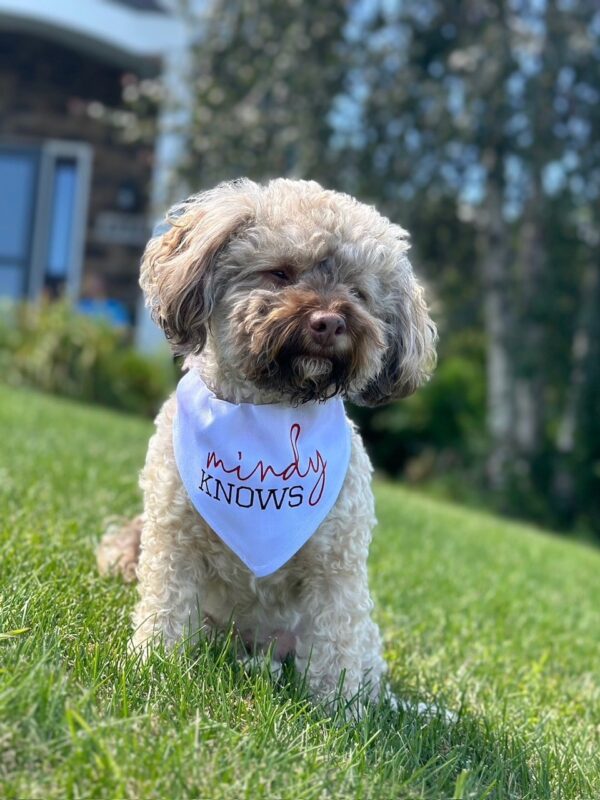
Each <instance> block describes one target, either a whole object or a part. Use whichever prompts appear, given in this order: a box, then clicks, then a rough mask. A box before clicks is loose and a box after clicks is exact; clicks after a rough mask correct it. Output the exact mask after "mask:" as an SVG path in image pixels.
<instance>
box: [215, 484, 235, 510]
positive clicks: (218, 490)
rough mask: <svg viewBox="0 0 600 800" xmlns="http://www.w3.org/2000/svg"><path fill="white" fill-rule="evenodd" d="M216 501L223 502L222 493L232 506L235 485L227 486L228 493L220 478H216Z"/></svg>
mask: <svg viewBox="0 0 600 800" xmlns="http://www.w3.org/2000/svg"><path fill="white" fill-rule="evenodd" d="M215 485H216V489H215V500H221V492H222V493H223V497H224V498H225V500H226V502H227V505H231V495H232V494H233V483H228V484H227V486H228V487H229V493H227V491H226V489H225V487H224V486H223V483H222V482H221V480H220V478H215Z"/></svg>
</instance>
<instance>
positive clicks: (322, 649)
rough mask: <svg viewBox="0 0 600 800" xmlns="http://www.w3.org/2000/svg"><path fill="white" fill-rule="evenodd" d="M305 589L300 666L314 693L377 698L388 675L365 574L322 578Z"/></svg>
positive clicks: (298, 648)
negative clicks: (359, 694)
mask: <svg viewBox="0 0 600 800" xmlns="http://www.w3.org/2000/svg"><path fill="white" fill-rule="evenodd" d="M305 588H306V590H307V591H306V595H305V606H304V614H303V620H302V624H301V631H300V634H299V636H298V639H297V643H296V666H297V668H298V670H299V671H300V672H301V673H302V674H306V676H307V679H308V685H309V689H310V691H311V693H312V694H313V695H314V696H315V697H317V698H319V699H324V700H331V699H333V698H334V697H335V696H336V694H337V693H338V691H340V693H341V696H342V697H343V698H345V699H346V700H352V699H353V698H354V697H355V696H356V695H357V694H358V693H359V691H361V692H362V694H361V696H362V699H363V700H364V699H367V698H373V699H375V698H377V697H378V696H379V691H380V684H381V678H382V676H383V674H384V672H385V670H386V665H385V661H384V660H383V657H382V655H381V636H380V633H379V628H378V627H377V625H376V624H375V622H374V621H373V620H372V619H371V611H372V609H373V601H372V600H371V597H370V595H369V589H368V584H367V578H366V572H365V574H364V575H363V576H360V577H357V575H356V574H336V575H328V576H323V575H321V576H320V577H319V579H318V581H317V582H312V581H311V582H310V583H309V585H308V586H306V587H305Z"/></svg>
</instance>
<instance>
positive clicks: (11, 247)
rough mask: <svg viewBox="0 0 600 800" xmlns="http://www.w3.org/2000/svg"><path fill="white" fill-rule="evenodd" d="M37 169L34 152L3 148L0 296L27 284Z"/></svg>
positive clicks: (12, 294) (21, 289)
mask: <svg viewBox="0 0 600 800" xmlns="http://www.w3.org/2000/svg"><path fill="white" fill-rule="evenodd" d="M37 172H38V156H37V154H36V153H35V152H28V151H24V150H9V149H5V150H0V296H8V297H12V298H18V297H22V296H23V295H24V294H25V292H26V291H27V288H28V271H29V270H28V268H29V262H30V258H31V244H32V235H31V232H32V228H33V216H34V210H35V192H36V183H37Z"/></svg>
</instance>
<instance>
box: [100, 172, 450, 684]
mask: <svg viewBox="0 0 600 800" xmlns="http://www.w3.org/2000/svg"><path fill="white" fill-rule="evenodd" d="M171 221H172V223H173V226H174V227H173V228H172V230H171V231H170V232H169V233H167V234H165V235H164V236H163V237H161V238H160V239H157V240H154V241H152V242H151V243H150V244H149V246H148V249H147V252H146V256H145V259H144V263H143V266H142V276H141V284H142V287H143V288H144V291H145V293H146V297H147V301H148V304H149V305H150V307H151V309H152V311H153V313H154V315H155V317H156V319H157V320H158V321H159V322H160V323H161V324H162V325H163V327H164V328H165V330H166V332H167V334H168V335H169V336H170V338H171V339H172V341H173V344H174V347H175V348H176V349H177V350H178V351H180V352H185V353H187V354H188V357H187V359H186V363H185V367H186V368H187V369H192V370H199V371H200V373H201V375H202V377H203V379H204V381H205V382H206V383H207V385H208V386H209V387H210V388H211V389H212V390H213V391H214V392H215V393H216V394H217V396H219V397H221V398H223V399H225V400H229V401H231V402H241V401H244V402H253V403H265V402H282V401H283V402H304V401H306V400H307V399H311V398H312V397H315V398H318V399H323V398H325V397H327V396H329V395H330V394H331V393H333V392H338V391H339V392H344V393H346V394H347V395H350V396H352V397H353V399H355V400H357V401H358V402H364V403H367V404H377V403H381V402H386V401H387V400H390V399H392V398H393V397H400V396H404V395H406V394H409V393H410V392H412V391H414V390H415V389H416V388H417V386H418V385H419V384H420V383H422V382H423V381H424V380H426V379H427V377H428V375H429V372H430V370H431V369H432V367H433V363H434V359H435V351H434V344H435V327H434V326H433V323H432V322H431V320H430V319H429V316H428V314H427V308H426V306H425V302H424V299H423V291H422V288H421V287H420V285H419V284H418V283H417V281H416V279H415V277H414V275H413V273H412V269H411V267H410V264H409V262H408V259H407V257H406V250H407V248H408V243H407V234H406V232H405V231H403V230H402V229H401V228H399V227H397V226H395V225H392V224H391V223H390V222H389V221H388V220H387V219H385V218H384V217H382V216H380V215H379V214H378V213H377V212H376V211H375V209H373V208H371V207H368V206H364V205H362V204H360V203H358V202H357V201H356V200H354V199H353V198H351V197H348V196H347V195H341V194H338V193H335V192H331V191H326V190H324V189H322V188H321V187H320V186H319V185H318V184H316V183H313V182H304V181H288V180H276V181H272V182H270V183H269V184H267V185H266V186H259V185H257V184H254V183H252V182H251V181H246V180H244V181H237V182H234V183H232V184H224V185H222V186H220V187H217V188H216V189H214V190H212V191H211V192H208V193H205V194H203V195H199V196H197V197H193V198H190V199H189V200H188V201H186V203H184V204H182V205H180V206H178V207H177V208H176V209H175V212H174V214H173V215H172V217H171ZM273 270H285V273H286V276H288V275H289V280H288V279H287V277H286V283H285V285H277V280H278V279H277V278H274V277H273V274H272V271H273ZM274 281H275V283H274ZM315 308H317V309H326V310H331V309H334V310H335V311H336V312H338V313H341V314H343V315H344V317H345V319H346V321H347V325H348V335H347V336H345V337H342V338H343V339H344V344H343V346H340V347H339V348H338V349H337V350H336V349H335V348H331V352H329V351H327V353H326V356H327V357H324V356H323V353H318V352H315V351H314V349H311V344H310V336H309V335H308V334H307V325H306V319H307V318H308V316H309V315H310V313H312V311H313V310H314V309H315ZM336 370H337V372H336ZM175 412H176V399H175V396H172V397H171V398H170V399H169V400H168V401H167V402H166V403H165V405H164V406H163V408H162V410H161V412H160V413H159V415H158V417H157V420H156V433H155V434H154V436H153V437H152V439H151V440H150V445H149V448H148V455H147V459H146V464H145V467H144V469H143V472H142V476H141V487H142V490H143V493H144V513H143V529H142V542H141V555H140V560H139V565H138V569H137V576H138V579H139V593H140V599H139V602H138V605H137V608H136V610H135V613H134V620H133V621H134V628H135V631H134V643H135V644H136V646H140V647H147V646H149V645H150V644H151V643H152V642H153V641H155V640H156V639H157V638H159V637H160V638H161V639H162V640H163V641H164V642H165V643H166V645H167V646H171V645H173V644H175V643H176V642H177V641H179V640H180V639H181V638H182V637H184V636H186V635H187V634H188V633H190V632H191V633H192V634H194V633H198V632H199V631H201V630H202V628H203V627H205V626H216V627H222V628H225V627H227V626H228V625H229V624H230V623H231V621H233V622H234V624H235V626H236V629H237V630H238V631H239V633H240V636H241V637H242V639H244V640H246V641H253V642H255V643H257V644H259V645H260V644H264V643H269V642H273V641H274V640H275V641H276V642H277V646H276V648H275V652H276V654H277V655H278V656H279V657H280V658H282V657H284V656H285V654H286V652H287V651H288V650H292V651H293V652H294V653H295V658H296V664H297V667H298V668H299V669H300V671H302V672H304V671H306V674H307V677H308V682H309V686H310V688H311V690H312V692H313V693H314V695H315V696H316V697H320V698H328V697H331V696H332V695H333V693H334V692H335V691H336V688H337V687H338V686H339V682H340V677H341V676H342V675H344V680H343V693H344V695H345V696H346V697H348V698H350V697H352V696H354V695H355V694H356V693H357V691H358V690H359V687H361V686H362V687H365V689H366V691H367V693H368V694H371V695H377V694H378V692H379V689H380V683H381V678H382V676H383V674H384V672H385V663H384V661H383V658H382V655H381V639H380V634H379V631H378V628H377V626H376V625H375V623H374V622H373V620H372V618H371V612H372V608H373V603H372V600H371V597H370V594H369V588H368V580H367V555H368V548H369V542H370V539H371V531H372V529H373V526H374V524H375V515H374V501H373V495H372V492H371V472H372V470H371V465H370V463H369V459H368V457H367V455H366V452H365V449H364V447H363V444H362V441H361V439H360V436H359V434H358V433H357V431H356V430H355V429H354V427H353V428H352V430H353V433H352V455H351V461H350V466H349V469H348V472H347V475H346V479H345V483H344V486H343V488H342V491H341V493H340V495H339V497H338V499H337V502H336V503H335V506H334V507H333V509H332V510H331V512H330V513H329V515H328V517H327V519H326V520H325V522H324V523H323V524H322V525H321V526H320V527H319V529H318V530H317V531H316V533H315V534H314V535H313V536H312V537H311V538H310V539H309V541H308V542H307V543H306V544H305V545H304V547H302V549H301V550H300V551H299V552H298V553H297V554H296V555H295V556H294V557H293V558H292V559H291V560H290V561H289V562H288V563H287V564H285V565H284V566H283V567H281V568H280V569H279V570H278V571H277V572H275V573H274V574H272V575H269V576H267V577H265V578H260V579H257V578H255V577H254V576H253V575H252V573H251V572H250V571H249V570H248V569H247V568H246V567H245V566H244V564H243V563H242V562H241V561H240V560H239V559H238V558H237V556H235V555H234V554H233V553H232V552H231V551H230V550H229V549H228V548H227V546H226V545H225V544H224V543H223V542H222V541H221V539H220V538H219V537H218V536H217V535H216V534H215V533H214V532H213V531H212V530H211V529H210V527H209V526H208V525H207V524H206V523H205V522H204V520H203V519H202V518H201V517H200V515H199V514H198V512H197V511H196V510H195V508H194V507H193V506H192V504H191V503H190V500H189V498H188V496H187V494H186V491H185V489H184V487H183V484H182V482H181V479H180V477H179V473H178V470H177V466H176V463H175V459H174V454H173V444H172V426H173V418H174V415H175ZM282 533H284V532H282ZM113 546H114V542H113V541H112V540H111V547H113ZM104 552H106V549H105V550H104Z"/></svg>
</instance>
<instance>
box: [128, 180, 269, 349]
mask: <svg viewBox="0 0 600 800" xmlns="http://www.w3.org/2000/svg"><path fill="white" fill-rule="evenodd" d="M256 188H257V187H256V184H253V183H252V182H251V181H248V180H244V179H243V180H237V181H231V182H229V183H222V184H220V185H219V186H217V187H216V188H215V189H211V190H210V191H207V192H203V193H201V194H198V195H194V196H192V197H189V198H188V199H187V200H185V201H184V202H183V203H179V204H178V205H176V206H173V208H171V210H170V211H169V212H168V214H167V217H166V223H167V225H168V228H167V230H166V232H164V233H162V235H159V236H155V237H154V238H153V239H151V240H150V242H149V243H148V245H147V247H146V250H145V252H144V256H143V259H142V267H141V273H140V286H141V287H142V290H143V292H144V296H145V299H146V305H147V306H148V307H149V308H150V312H151V314H152V318H153V319H154V321H155V322H156V323H158V325H160V326H161V328H162V329H163V330H164V332H165V334H166V336H167V338H168V339H169V341H170V343H171V346H172V348H173V350H174V351H175V352H176V353H178V354H187V353H194V352H195V353H198V352H200V350H202V348H203V347H204V344H205V342H206V334H207V324H208V319H209V317H210V314H211V311H212V307H213V305H214V300H215V298H214V286H215V281H214V279H213V273H214V268H215V264H216V262H217V260H218V256H219V254H220V253H221V252H222V251H223V249H224V248H225V247H226V246H227V244H228V242H229V241H230V240H231V238H232V237H233V236H234V235H235V234H236V233H238V232H239V231H240V230H241V228H242V227H243V226H244V225H245V224H246V223H248V222H249V221H250V219H251V218H252V203H251V199H250V198H251V193H252V190H253V189H256Z"/></svg>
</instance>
